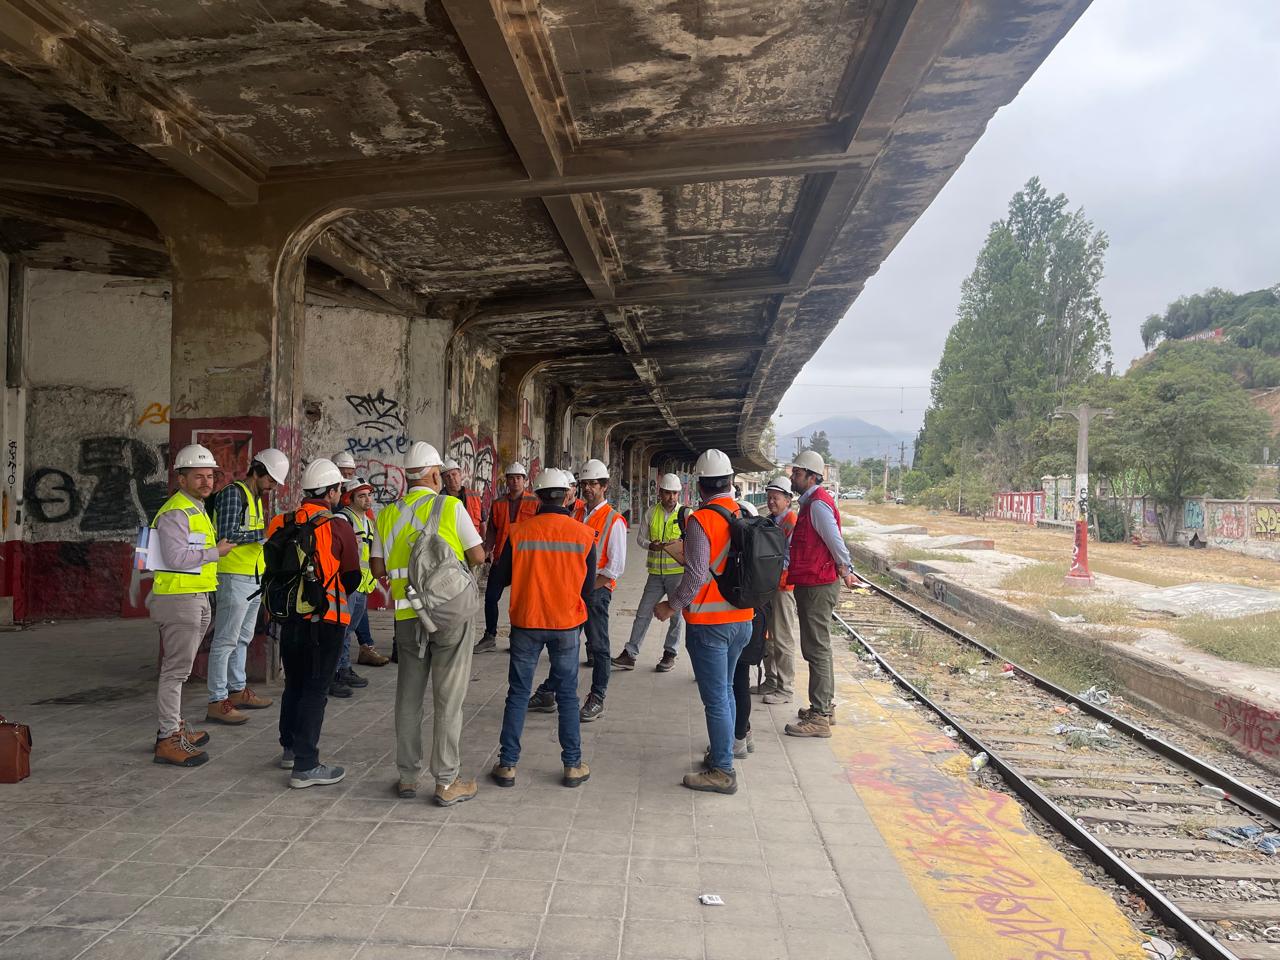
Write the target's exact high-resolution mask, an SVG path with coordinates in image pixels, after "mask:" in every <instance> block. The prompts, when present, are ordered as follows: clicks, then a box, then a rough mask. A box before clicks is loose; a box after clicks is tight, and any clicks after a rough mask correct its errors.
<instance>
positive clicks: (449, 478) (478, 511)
mask: <svg viewBox="0 0 1280 960" xmlns="http://www.w3.org/2000/svg"><path fill="white" fill-rule="evenodd" d="M440 478H441V479H442V480H443V481H444V492H445V494H446V495H447V496H450V497H456V498H457V499H459V500H461V501H462V505H463V506H465V507H466V508H467V513H468V514H469V515H470V517H471V522H472V523H473V524H474V525H475V528H476V530H478V531H479V532H480V536H482V537H483V536H484V503H483V501H481V499H480V494H478V493H476V492H475V491H474V490H468V489H467V485H466V483H464V482H463V477H462V464H460V463H459V462H458V461H457V460H454V459H453V458H452V457H450V458H448V459H447V460H445V462H444V466H443V467H441V468H440Z"/></svg>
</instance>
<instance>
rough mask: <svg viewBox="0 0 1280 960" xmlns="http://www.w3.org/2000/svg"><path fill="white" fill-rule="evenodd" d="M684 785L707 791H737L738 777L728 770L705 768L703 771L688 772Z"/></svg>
mask: <svg viewBox="0 0 1280 960" xmlns="http://www.w3.org/2000/svg"><path fill="white" fill-rule="evenodd" d="M683 782H684V785H685V786H686V787H688V788H689V789H690V790H701V791H705V792H707V793H737V792H738V778H737V776H736V775H735V774H732V773H730V772H729V771H727V770H720V769H714V770H704V771H703V772H702V773H686V774H685V775H684V781H683Z"/></svg>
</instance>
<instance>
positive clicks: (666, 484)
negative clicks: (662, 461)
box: [658, 473, 682, 493]
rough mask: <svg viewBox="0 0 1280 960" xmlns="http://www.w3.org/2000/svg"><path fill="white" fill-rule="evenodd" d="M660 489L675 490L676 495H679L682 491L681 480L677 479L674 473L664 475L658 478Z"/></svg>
mask: <svg viewBox="0 0 1280 960" xmlns="http://www.w3.org/2000/svg"><path fill="white" fill-rule="evenodd" d="M658 489H659V490H674V491H675V492H676V493H679V492H680V490H681V489H682V484H681V483H680V478H679V477H677V476H676V475H675V474H674V473H664V474H663V475H662V476H660V477H659V478H658Z"/></svg>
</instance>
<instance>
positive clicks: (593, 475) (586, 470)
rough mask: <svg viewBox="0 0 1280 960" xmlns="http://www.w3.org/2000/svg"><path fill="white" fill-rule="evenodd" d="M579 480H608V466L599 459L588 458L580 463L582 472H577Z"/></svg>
mask: <svg viewBox="0 0 1280 960" xmlns="http://www.w3.org/2000/svg"><path fill="white" fill-rule="evenodd" d="M578 479H579V480H608V479H609V468H608V467H606V466H605V465H604V464H603V463H602V462H601V461H599V460H595V459H592V460H588V461H587V462H586V463H584V464H583V465H582V472H581V473H579V474H578Z"/></svg>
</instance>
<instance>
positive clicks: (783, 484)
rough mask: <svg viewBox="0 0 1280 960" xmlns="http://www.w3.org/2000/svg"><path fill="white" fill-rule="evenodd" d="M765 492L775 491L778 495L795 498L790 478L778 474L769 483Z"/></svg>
mask: <svg viewBox="0 0 1280 960" xmlns="http://www.w3.org/2000/svg"><path fill="white" fill-rule="evenodd" d="M765 489H766V490H777V491H778V492H779V493H785V494H786V495H787V496H788V497H791V496H795V493H794V492H793V491H792V489H791V478H790V477H786V476H782V475H781V474H779V475H778V476H776V477H774V478H773V479H772V480H770V481H769V485H768V486H767V487H765Z"/></svg>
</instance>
